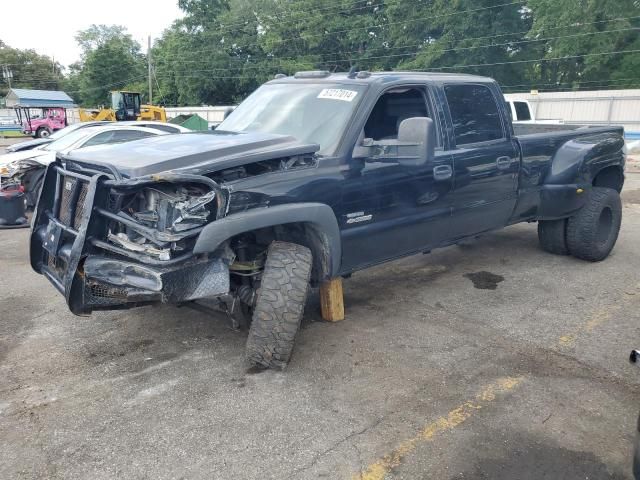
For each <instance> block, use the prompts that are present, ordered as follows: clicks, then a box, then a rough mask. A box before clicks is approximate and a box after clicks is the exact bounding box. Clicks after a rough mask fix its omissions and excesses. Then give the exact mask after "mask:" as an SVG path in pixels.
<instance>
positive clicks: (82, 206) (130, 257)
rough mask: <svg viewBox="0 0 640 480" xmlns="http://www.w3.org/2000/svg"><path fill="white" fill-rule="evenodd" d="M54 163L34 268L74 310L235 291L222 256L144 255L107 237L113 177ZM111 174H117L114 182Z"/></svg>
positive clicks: (40, 210)
mask: <svg viewBox="0 0 640 480" xmlns="http://www.w3.org/2000/svg"><path fill="white" fill-rule="evenodd" d="M91 173H92V174H91V175H87V174H85V173H84V172H83V173H78V172H75V171H69V170H65V169H64V168H62V166H61V165H60V164H59V163H57V162H56V163H54V164H51V165H50V166H49V168H48V169H47V173H46V175H45V181H44V184H43V188H42V192H41V195H40V199H39V201H38V206H37V207H36V211H35V213H34V219H33V230H32V233H31V249H30V256H31V265H32V268H33V269H34V270H35V271H36V272H38V273H41V274H43V275H44V276H46V277H47V278H48V279H49V281H50V282H51V283H52V284H53V285H54V286H55V287H56V288H57V289H58V290H59V291H60V292H61V293H62V294H63V295H64V296H65V299H66V301H67V304H68V305H69V308H70V310H71V311H72V312H73V313H75V314H78V315H80V314H87V313H90V312H92V311H93V310H113V309H122V308H132V307H136V306H141V305H148V304H152V303H160V302H162V303H181V302H186V301H190V300H195V299H198V298H204V297H215V296H222V295H225V294H227V293H228V291H229V269H228V264H227V262H226V261H225V260H224V259H222V258H216V257H210V256H208V255H199V256H196V255H193V253H192V252H191V253H186V254H184V255H182V256H180V257H177V258H173V259H171V260H168V261H161V260H158V259H151V258H145V257H144V256H143V255H140V254H136V253H133V252H128V251H125V250H124V249H121V248H118V247H115V246H113V245H112V244H109V243H107V242H104V241H101V240H98V239H100V238H105V235H106V231H107V225H108V223H109V221H110V220H112V218H111V217H113V215H112V214H109V215H110V216H106V213H105V211H104V209H102V208H100V207H99V205H105V204H106V199H107V192H108V190H109V188H110V186H111V185H113V183H114V181H113V177H111V176H110V175H108V174H104V173H101V172H91ZM109 182H111V183H110V184H109Z"/></svg>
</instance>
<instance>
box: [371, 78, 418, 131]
mask: <svg viewBox="0 0 640 480" xmlns="http://www.w3.org/2000/svg"><path fill="white" fill-rule="evenodd" d="M428 116H429V114H428V113H427V105H426V103H425V97H424V94H423V92H422V91H421V90H418V89H415V88H401V89H394V90H391V91H388V92H387V93H385V94H384V95H382V96H381V97H380V98H379V99H378V101H377V102H376V105H375V106H374V107H373V110H372V111H371V115H369V119H368V120H367V123H366V124H365V126H364V136H365V137H366V138H372V139H374V140H390V139H397V138H398V129H399V128H400V124H401V123H402V121H403V120H406V119H407V118H412V117H428Z"/></svg>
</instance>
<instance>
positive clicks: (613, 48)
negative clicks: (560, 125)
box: [527, 0, 640, 89]
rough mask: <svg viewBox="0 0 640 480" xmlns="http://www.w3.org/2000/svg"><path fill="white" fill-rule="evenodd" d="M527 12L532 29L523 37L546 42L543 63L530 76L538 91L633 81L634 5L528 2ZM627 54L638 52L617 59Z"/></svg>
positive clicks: (638, 39) (619, 1)
mask: <svg viewBox="0 0 640 480" xmlns="http://www.w3.org/2000/svg"><path fill="white" fill-rule="evenodd" d="M528 6H529V8H531V10H532V15H533V26H532V28H531V31H530V32H529V33H528V35H527V37H528V38H530V39H547V40H546V41H544V42H541V43H539V44H538V48H537V51H538V55H539V57H538V58H543V59H544V60H543V61H541V62H537V63H535V64H534V65H533V67H532V72H531V75H530V77H531V79H532V80H533V81H535V82H537V84H538V85H540V88H546V89H557V88H607V87H608V86H611V87H612V88H616V80H620V79H627V80H628V79H629V78H631V79H633V77H636V78H637V76H638V73H640V69H639V67H640V62H639V61H638V58H639V57H638V52H637V51H638V50H640V36H639V33H638V27H640V21H639V19H638V18H637V17H638V15H639V14H640V3H638V2H637V1H635V0H562V1H561V2H558V1H554V0H529V2H528ZM633 17H636V18H633ZM629 50H636V52H629V53H615V52H625V51H629ZM558 58H561V60H556V59H558ZM562 58H564V59H562Z"/></svg>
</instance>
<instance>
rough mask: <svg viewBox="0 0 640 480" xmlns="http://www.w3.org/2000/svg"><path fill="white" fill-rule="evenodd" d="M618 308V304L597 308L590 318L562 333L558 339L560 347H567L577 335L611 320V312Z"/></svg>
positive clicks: (590, 330) (588, 331)
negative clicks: (570, 330)
mask: <svg viewBox="0 0 640 480" xmlns="http://www.w3.org/2000/svg"><path fill="white" fill-rule="evenodd" d="M618 310H620V306H619V305H616V306H613V307H607V308H605V309H601V310H597V311H596V312H595V313H594V314H593V315H592V316H591V318H589V320H587V321H586V322H585V323H584V324H582V325H579V326H578V327H577V328H576V329H575V330H574V331H573V332H571V333H567V334H565V335H562V336H561V337H560V338H559V339H558V343H559V344H560V346H561V347H569V346H571V345H573V343H574V342H575V341H576V339H577V338H578V335H580V334H581V333H583V332H587V333H590V332H592V331H593V330H594V329H595V328H597V327H599V326H600V325H602V324H603V323H606V322H607V321H609V320H611V318H612V317H613V314H614V313H615V312H617V311H618Z"/></svg>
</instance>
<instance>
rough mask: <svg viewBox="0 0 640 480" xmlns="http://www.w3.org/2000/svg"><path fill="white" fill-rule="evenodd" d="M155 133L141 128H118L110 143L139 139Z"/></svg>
mask: <svg viewBox="0 0 640 480" xmlns="http://www.w3.org/2000/svg"><path fill="white" fill-rule="evenodd" d="M152 135H153V134H152V133H149V132H142V131H140V130H118V131H117V132H115V135H114V136H113V138H112V139H111V140H109V143H122V142H130V141H132V140H139V139H141V138H146V137H151V136H152Z"/></svg>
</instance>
